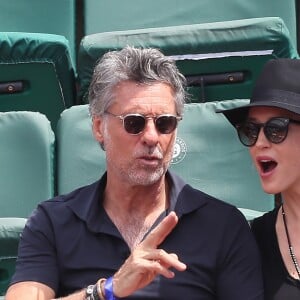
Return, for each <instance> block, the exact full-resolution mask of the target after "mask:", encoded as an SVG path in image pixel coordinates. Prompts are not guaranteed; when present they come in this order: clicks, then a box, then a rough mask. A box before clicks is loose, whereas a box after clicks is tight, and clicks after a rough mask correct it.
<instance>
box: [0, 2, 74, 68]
mask: <svg viewBox="0 0 300 300" xmlns="http://www.w3.org/2000/svg"><path fill="white" fill-rule="evenodd" d="M0 28H1V31H2V32H36V33H50V34H55V35H62V36H64V37H65V38H66V39H67V40H68V41H69V43H70V49H71V56H72V59H73V62H74V63H75V59H76V1H74V0H63V1H61V0H51V1H41V0H30V2H28V1H27V0H18V1H1V2H0Z"/></svg>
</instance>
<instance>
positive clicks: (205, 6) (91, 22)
mask: <svg viewBox="0 0 300 300" xmlns="http://www.w3.org/2000/svg"><path fill="white" fill-rule="evenodd" d="M296 2H297V1H296V0H285V1H281V0H273V1H261V0H252V1H245V0H201V1H199V0H189V1H185V0H176V2H174V0H160V1H149V0H131V1H120V0H110V1H99V0H85V1H84V9H83V11H84V27H85V34H86V35H88V34H94V33H98V32H108V31H117V30H131V29H141V28H157V27H164V26H176V25H185V24H197V23H198V24H199V23H212V22H224V21H230V20H239V19H250V18H263V17H274V16H278V17H281V18H282V19H283V21H284V22H285V24H286V25H287V28H288V29H289V32H290V34H291V37H292V40H293V42H294V44H295V45H296V33H297V22H296V20H297V12H296Z"/></svg>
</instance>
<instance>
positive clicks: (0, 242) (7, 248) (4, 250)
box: [0, 218, 26, 295]
mask: <svg viewBox="0 0 300 300" xmlns="http://www.w3.org/2000/svg"><path fill="white" fill-rule="evenodd" d="M25 222H26V219H24V218H0V295H4V294H5V292H6V290H7V287H8V285H9V283H10V279H11V277H12V275H13V273H14V272H15V264H16V258H17V254H18V244H19V238H20V234H21V232H22V231H23V228H24V226H25Z"/></svg>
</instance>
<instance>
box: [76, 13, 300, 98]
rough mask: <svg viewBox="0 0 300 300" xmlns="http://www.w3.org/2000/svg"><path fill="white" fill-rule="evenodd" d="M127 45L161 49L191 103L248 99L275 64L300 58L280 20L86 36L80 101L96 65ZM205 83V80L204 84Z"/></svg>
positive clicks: (82, 47)
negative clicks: (267, 65)
mask: <svg viewBox="0 0 300 300" xmlns="http://www.w3.org/2000/svg"><path fill="white" fill-rule="evenodd" d="M126 45H132V46H137V47H156V48H159V49H160V50H161V51H162V52H164V54H166V55H170V56H172V57H173V58H174V59H175V60H176V62H177V65H178V68H179V69H180V70H181V72H182V73H183V74H184V75H185V76H186V77H187V78H189V80H195V79H197V80H196V86H194V84H192V83H191V82H190V88H189V92H190V94H192V97H191V101H192V102H208V101H217V100H227V99H236V98H240V99H248V98H249V97H250V95H251V91H252V88H253V84H254V81H255V80H256V78H257V76H258V74H259V73H260V70H261V68H262V66H263V65H264V64H265V62H266V61H267V60H269V59H270V58H277V57H291V58H296V57H298V54H297V51H296V49H295V48H294V46H293V44H292V42H291V39H290V36H289V33H288V30H287V28H286V26H285V24H284V23H283V21H282V20H281V19H280V18H262V19H247V20H238V21H228V22H218V23H208V24H194V25H184V26H173V27H160V28H148V29H139V30H138V29H137V30H128V31H117V32H105V33H98V34H92V35H89V36H86V37H85V38H84V39H83V40H82V42H81V44H80V49H79V54H78V76H79V84H80V95H79V96H80V97H81V98H83V101H85V94H86V92H87V89H88V86H89V83H90V80H91V76H92V74H93V69H94V67H95V64H96V61H97V60H98V59H99V58H100V57H101V56H102V55H103V54H104V53H105V52H107V51H109V50H115V49H121V48H123V47H125V46H126ZM202 79H203V80H202Z"/></svg>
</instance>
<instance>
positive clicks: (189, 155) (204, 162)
mask: <svg viewBox="0 0 300 300" xmlns="http://www.w3.org/2000/svg"><path fill="white" fill-rule="evenodd" d="M248 101H249V100H246V99H237V100H227V101H226V100H225V101H216V102H207V103H191V104H188V105H185V111H184V116H183V121H181V122H180V123H179V127H178V134H177V140H176V144H175V147H174V155H173V160H172V162H171V167H170V169H171V170H173V171H174V172H176V173H177V174H179V175H180V176H181V177H183V178H184V179H185V180H186V181H187V182H188V183H189V184H191V185H192V186H194V187H195V188H198V189H200V190H202V191H204V192H206V193H207V194H210V195H213V196H215V197H217V198H219V199H222V200H224V201H226V202H229V203H231V204H233V205H235V206H237V207H238V208H239V209H240V210H241V211H242V212H243V213H244V215H245V216H246V218H247V219H248V220H251V219H252V218H254V217H256V216H259V215H261V214H262V213H264V212H266V211H269V210H271V209H272V208H274V204H275V202H274V196H273V195H269V194H266V193H264V192H263V190H262V188H261V185H260V181H259V177H258V175H257V172H256V170H255V168H254V165H253V164H252V161H251V159H250V155H249V153H248V149H247V148H246V147H244V146H243V145H242V144H241V143H240V141H239V140H238V137H237V134H236V132H235V130H234V128H233V127H232V126H231V125H230V123H229V122H228V121H227V119H225V117H224V116H223V115H222V114H217V113H216V110H218V109H227V108H228V109H229V108H232V107H237V106H240V105H244V104H246V103H248Z"/></svg>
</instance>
